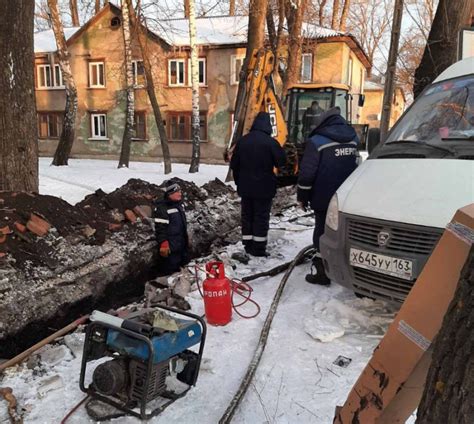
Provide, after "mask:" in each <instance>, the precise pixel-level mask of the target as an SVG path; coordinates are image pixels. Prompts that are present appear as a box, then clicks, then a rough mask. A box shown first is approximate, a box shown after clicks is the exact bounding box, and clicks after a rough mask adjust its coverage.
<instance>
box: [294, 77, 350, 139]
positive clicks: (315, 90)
mask: <svg viewBox="0 0 474 424" xmlns="http://www.w3.org/2000/svg"><path fill="white" fill-rule="evenodd" d="M350 100H351V97H350V95H349V87H347V86H345V85H343V84H331V85H327V84H324V85H323V84H298V85H295V86H293V87H292V88H290V90H289V91H288V95H287V96H286V99H285V110H286V123H287V126H288V142H289V143H291V144H293V145H295V146H296V147H297V148H302V147H303V146H304V144H305V142H306V140H307V138H308V136H309V134H310V133H311V131H312V130H313V129H314V127H315V123H316V121H317V119H318V117H319V116H320V115H321V113H323V112H326V111H327V110H328V109H331V108H333V107H335V106H338V107H339V108H340V109H341V115H342V116H343V117H344V118H345V119H346V120H348V121H350V116H348V111H349V101H350Z"/></svg>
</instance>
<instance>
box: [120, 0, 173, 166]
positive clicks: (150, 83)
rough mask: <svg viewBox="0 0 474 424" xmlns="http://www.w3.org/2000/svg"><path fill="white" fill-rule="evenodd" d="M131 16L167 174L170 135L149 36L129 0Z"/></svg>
mask: <svg viewBox="0 0 474 424" xmlns="http://www.w3.org/2000/svg"><path fill="white" fill-rule="evenodd" d="M128 1H129V2H130V3H129V10H130V18H131V21H132V26H133V27H134V29H135V31H136V32H137V33H138V42H139V44H140V50H141V53H142V58H143V67H144V68H145V78H146V91H147V93H148V98H149V99H150V103H151V107H152V108H153V114H154V116H155V123H156V126H157V127H158V133H159V135H160V143H161V152H162V154H163V163H164V166H165V174H170V173H171V171H172V169H171V168H172V167H171V155H170V148H169V145H168V136H167V135H166V129H165V127H164V125H163V116H162V114H161V109H160V105H159V103H158V99H157V97H156V92H155V83H154V78H153V72H152V66H151V62H150V57H149V52H148V49H147V41H148V38H147V36H146V34H145V32H144V20H142V19H141V17H140V22H137V17H136V15H135V9H134V8H133V6H132V4H131V0H128Z"/></svg>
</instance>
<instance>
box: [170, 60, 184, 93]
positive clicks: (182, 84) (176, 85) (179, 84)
mask: <svg viewBox="0 0 474 424" xmlns="http://www.w3.org/2000/svg"><path fill="white" fill-rule="evenodd" d="M171 62H176V64H178V63H182V64H183V82H182V83H181V82H178V75H179V70H178V66H177V65H176V66H177V67H176V84H173V83H172V82H171ZM186 80H187V78H186V58H174V59H168V86H169V87H186Z"/></svg>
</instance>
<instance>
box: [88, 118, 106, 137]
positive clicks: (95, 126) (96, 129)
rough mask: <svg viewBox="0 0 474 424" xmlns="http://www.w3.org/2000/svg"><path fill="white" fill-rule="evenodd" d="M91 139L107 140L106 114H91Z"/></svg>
mask: <svg viewBox="0 0 474 424" xmlns="http://www.w3.org/2000/svg"><path fill="white" fill-rule="evenodd" d="M91 138H104V139H105V138H107V114H105V113H91Z"/></svg>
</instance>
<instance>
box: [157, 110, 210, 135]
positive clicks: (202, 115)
mask: <svg viewBox="0 0 474 424" xmlns="http://www.w3.org/2000/svg"><path fill="white" fill-rule="evenodd" d="M199 115H200V119H203V118H204V126H203V131H204V135H205V137H203V138H201V140H200V141H202V142H203V143H206V142H207V141H208V137H209V134H208V118H207V111H200V112H199ZM173 117H184V118H185V123H184V125H185V127H184V133H185V138H184V139H178V138H176V139H175V138H173V136H172V135H173V134H172V131H173V128H172V125H171V119H172V118H173ZM191 121H192V112H189V111H169V112H167V114H166V134H167V136H168V141H170V142H172V143H192V123H191ZM186 137H188V138H186Z"/></svg>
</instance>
